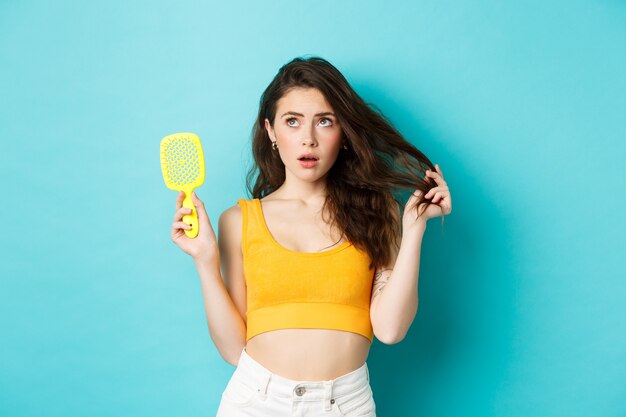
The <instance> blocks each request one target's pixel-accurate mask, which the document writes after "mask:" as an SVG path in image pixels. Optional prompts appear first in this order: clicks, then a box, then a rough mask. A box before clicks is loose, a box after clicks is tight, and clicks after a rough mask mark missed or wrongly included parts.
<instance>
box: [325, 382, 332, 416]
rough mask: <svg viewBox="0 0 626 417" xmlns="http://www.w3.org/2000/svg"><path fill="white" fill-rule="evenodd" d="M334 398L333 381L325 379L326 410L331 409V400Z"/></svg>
mask: <svg viewBox="0 0 626 417" xmlns="http://www.w3.org/2000/svg"><path fill="white" fill-rule="evenodd" d="M332 398H333V381H332V380H331V381H324V411H330V410H331V408H332V406H331V403H330V400H331V399H332Z"/></svg>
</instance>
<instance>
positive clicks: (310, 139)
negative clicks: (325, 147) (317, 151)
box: [302, 129, 317, 146]
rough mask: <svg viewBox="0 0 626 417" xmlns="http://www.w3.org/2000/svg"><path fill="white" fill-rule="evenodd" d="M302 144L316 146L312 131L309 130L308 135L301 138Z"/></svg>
mask: <svg viewBox="0 0 626 417" xmlns="http://www.w3.org/2000/svg"><path fill="white" fill-rule="evenodd" d="M302 144H303V145H305V146H306V145H311V146H316V145H317V139H315V132H314V131H313V129H311V132H309V134H308V135H305V136H304V137H303V138H302Z"/></svg>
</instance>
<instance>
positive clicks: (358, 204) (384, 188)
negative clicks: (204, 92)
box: [246, 56, 443, 268]
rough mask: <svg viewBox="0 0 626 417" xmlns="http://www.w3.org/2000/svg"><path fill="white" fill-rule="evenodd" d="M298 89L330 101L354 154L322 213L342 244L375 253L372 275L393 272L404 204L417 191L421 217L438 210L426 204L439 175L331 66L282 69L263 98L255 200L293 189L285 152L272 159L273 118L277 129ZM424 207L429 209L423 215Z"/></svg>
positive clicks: (330, 181) (337, 172) (345, 159)
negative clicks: (287, 184)
mask: <svg viewBox="0 0 626 417" xmlns="http://www.w3.org/2000/svg"><path fill="white" fill-rule="evenodd" d="M294 87H301V88H316V89H318V90H319V91H321V92H322V93H323V94H324V96H325V97H326V100H327V101H328V102H329V103H330V105H331V107H332V108H333V111H334V113H335V114H336V117H337V119H338V121H339V125H340V126H341V129H342V132H343V133H342V136H343V137H342V140H343V143H345V144H346V146H347V147H348V149H347V150H346V149H342V150H341V152H340V153H339V156H338V157H337V160H336V162H335V164H334V165H333V166H332V168H331V169H330V171H329V172H328V176H327V184H326V189H327V197H326V201H325V202H324V206H323V209H322V213H325V212H327V213H330V214H331V218H330V219H329V220H328V222H329V223H330V225H331V226H332V227H333V228H334V227H336V228H337V229H338V230H340V231H341V233H342V236H341V237H342V238H343V237H345V238H346V239H347V240H349V241H350V242H351V243H352V244H353V245H354V246H356V247H357V248H360V249H361V250H365V251H366V252H367V253H368V255H369V256H370V258H371V260H372V261H371V263H370V268H372V267H373V266H375V267H377V268H378V267H384V266H387V265H388V264H389V262H390V261H391V257H392V252H391V246H392V245H395V248H396V249H398V248H399V246H400V240H401V235H402V221H401V219H402V215H403V213H404V205H405V204H402V203H400V202H399V201H398V198H400V196H401V195H402V194H403V193H405V192H406V191H407V190H408V195H409V196H410V194H411V193H413V192H414V191H415V190H420V191H422V195H421V197H420V198H419V201H417V202H416V204H415V205H413V206H411V207H409V209H415V213H416V216H419V215H420V214H421V213H422V212H423V210H425V209H426V207H427V205H429V204H431V203H430V202H429V201H428V200H426V199H424V197H423V196H424V194H426V192H428V190H430V188H432V185H431V184H429V183H427V182H426V181H425V179H424V178H425V171H426V170H427V169H431V170H433V171H435V167H434V165H433V163H432V162H431V161H430V160H429V159H428V158H427V157H426V155H424V154H423V153H422V152H420V151H419V150H418V149H417V148H416V147H415V146H413V145H412V144H411V143H409V142H408V141H407V140H405V139H404V137H403V136H402V135H401V134H400V133H399V132H398V131H397V130H396V129H395V128H394V127H393V126H392V124H391V122H390V121H389V120H388V119H387V118H386V117H385V116H384V115H383V114H382V112H381V111H380V110H378V109H377V108H375V106H370V105H368V104H367V103H366V102H365V101H363V99H362V98H361V97H360V96H359V95H358V94H357V93H356V92H355V91H354V90H353V89H352V87H351V86H350V84H349V83H348V81H347V80H346V79H345V78H344V76H343V75H342V74H341V73H340V72H339V70H337V68H335V67H334V66H333V65H332V64H330V63H329V62H328V61H326V60H325V59H323V58H320V57H317V56H311V57H308V58H305V57H297V58H294V59H293V60H291V61H290V62H288V63H287V64H285V65H283V66H282V67H281V68H280V69H279V71H278V74H276V76H275V77H274V79H273V80H272V82H271V83H270V84H269V85H268V87H267V88H266V89H265V91H264V92H263V94H262V95H261V99H260V102H259V113H258V116H257V119H256V121H255V124H254V127H253V129H252V153H253V157H254V164H253V166H252V167H251V168H250V170H249V171H248V174H247V176H246V186H247V189H248V192H249V193H250V194H251V195H252V197H253V198H259V199H260V198H262V197H263V196H266V195H268V194H270V193H272V192H273V191H275V190H276V189H278V188H279V187H280V186H281V185H282V184H283V182H284V181H285V165H284V164H283V162H282V160H281V159H280V156H278V152H275V151H272V148H271V141H270V140H269V136H268V134H267V131H266V129H265V118H267V119H268V120H269V121H270V124H271V125H272V126H273V125H274V117H275V115H276V105H277V102H278V100H279V99H280V98H281V97H282V96H283V95H285V94H286V93H287V92H288V91H289V90H290V89H292V88H294ZM252 182H254V186H253V187H251V183H252ZM405 201H406V200H405ZM422 203H426V206H424V209H423V210H422V211H421V212H420V213H417V207H419V205H420V204H422ZM442 220H443V219H442ZM340 240H341V238H340Z"/></svg>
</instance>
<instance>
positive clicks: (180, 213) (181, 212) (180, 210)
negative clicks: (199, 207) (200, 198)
mask: <svg viewBox="0 0 626 417" xmlns="http://www.w3.org/2000/svg"><path fill="white" fill-rule="evenodd" d="M186 214H191V209H190V208H187V207H179V208H178V210H176V213H175V214H174V221H175V222H177V221H180V219H182V218H183V216H184V215H186Z"/></svg>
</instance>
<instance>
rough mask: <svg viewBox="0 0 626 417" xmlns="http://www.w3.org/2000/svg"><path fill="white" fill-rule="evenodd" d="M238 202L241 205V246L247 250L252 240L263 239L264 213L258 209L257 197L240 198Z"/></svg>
mask: <svg viewBox="0 0 626 417" xmlns="http://www.w3.org/2000/svg"><path fill="white" fill-rule="evenodd" d="M237 203H238V204H239V206H240V207H241V222H242V224H241V246H242V249H243V251H244V252H245V251H247V249H248V245H249V243H250V242H253V241H258V240H263V239H264V238H265V234H264V233H263V224H264V223H263V219H262V218H261V217H260V216H262V215H263V213H262V212H261V211H260V210H259V209H258V206H257V201H255V199H250V200H246V199H243V198H240V199H238V200H237Z"/></svg>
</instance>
